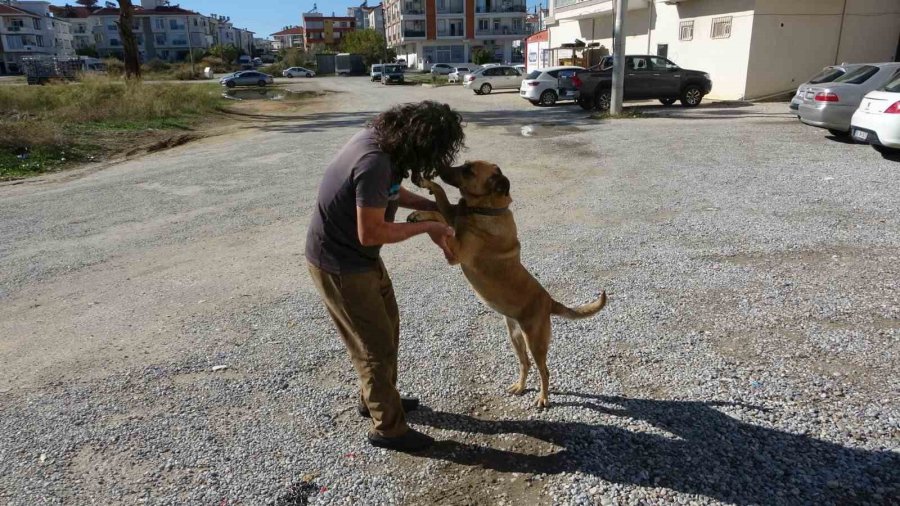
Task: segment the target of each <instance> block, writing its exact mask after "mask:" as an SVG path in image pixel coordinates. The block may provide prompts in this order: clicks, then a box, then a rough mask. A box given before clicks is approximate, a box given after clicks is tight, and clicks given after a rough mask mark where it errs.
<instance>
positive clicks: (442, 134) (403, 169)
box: [306, 101, 465, 451]
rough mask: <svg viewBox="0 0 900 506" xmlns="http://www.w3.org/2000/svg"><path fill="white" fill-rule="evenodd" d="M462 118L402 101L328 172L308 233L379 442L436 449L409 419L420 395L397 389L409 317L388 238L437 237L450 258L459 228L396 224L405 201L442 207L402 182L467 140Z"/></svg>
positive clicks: (430, 172)
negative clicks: (389, 259) (388, 258)
mask: <svg viewBox="0 0 900 506" xmlns="http://www.w3.org/2000/svg"><path fill="white" fill-rule="evenodd" d="M464 139H465V134H464V133H463V129H462V118H461V117H460V115H459V114H457V113H456V112H454V111H453V110H452V109H450V107H449V106H447V105H445V104H438V103H436V102H430V101H428V102H422V103H420V104H405V105H400V106H396V107H394V108H392V109H390V110H388V111H386V112H384V113H382V114H380V115H378V117H376V118H375V119H374V120H373V121H372V122H371V124H370V125H369V126H368V128H366V129H364V130H363V131H361V132H359V133H357V134H356V135H355V136H353V138H351V139H350V141H349V142H347V144H346V145H345V146H344V147H343V148H342V149H341V151H340V152H338V154H337V156H335V158H334V160H332V161H331V163H330V164H329V165H328V167H327V168H326V169H325V175H324V177H323V179H322V183H321V186H320V187H319V197H318V201H317V204H316V210H315V213H314V214H313V217H312V220H311V222H310V225H309V230H308V232H307V236H306V258H307V260H308V265H309V272H310V274H311V275H312V279H313V281H314V282H315V285H316V288H317V289H318V290H319V294H320V295H321V296H322V299H323V300H324V301H325V306H326V307H327V308H328V312H329V313H330V314H331V318H332V319H333V320H334V323H335V325H336V326H337V329H338V332H339V333H340V334H341V338H342V339H343V341H344V344H345V345H346V346H347V351H348V352H349V354H350V360H351V361H352V362H353V367H354V368H355V369H356V373H357V375H358V376H359V383H360V400H359V406H358V411H359V413H360V414H361V415H362V416H368V417H371V419H372V429H371V431H370V432H369V442H370V443H371V444H372V445H374V446H378V447H382V448H390V449H394V450H400V451H418V450H422V449H425V448H427V447H428V446H430V445H431V443H433V442H434V440H433V439H431V438H430V437H428V436H426V435H425V434H422V433H420V432H418V431H415V430H413V429H410V428H409V427H408V426H407V425H406V416H405V412H406V411H411V410H413V409H416V408H417V407H418V404H419V401H418V399H401V398H400V394H399V393H398V392H397V352H398V349H399V344H400V342H399V340H400V320H399V312H398V309H397V301H396V299H395V298H394V289H393V286H392V284H391V279H390V277H388V273H387V271H386V270H385V268H384V264H383V263H382V262H381V258H380V256H379V251H380V249H381V246H382V245H383V244H393V243H398V242H401V241H405V240H407V239H409V238H410V237H413V236H416V235H419V234H428V235H429V236H430V237H431V240H432V241H434V243H435V244H436V245H438V246H439V247H440V248H441V249H442V250H443V251H444V255H445V256H446V258H447V259H448V260H452V253H451V252H450V250H449V249H448V247H447V238H448V237H452V236H453V229H452V228H450V227H448V226H446V225H443V224H440V223H435V222H426V223H394V217H395V215H396V213H397V208H398V207H404V208H407V209H415V210H425V211H427V210H436V209H437V206H436V205H435V203H434V202H433V201H431V200H429V199H426V198H423V197H420V196H418V195H416V194H414V193H412V192H410V191H408V190H406V189H405V188H403V187H402V186H401V184H400V183H401V182H402V181H403V180H404V179H405V178H407V177H409V176H410V175H411V176H412V177H413V178H420V177H425V178H429V179H430V178H432V177H434V175H435V174H436V172H437V170H438V169H440V168H442V167H446V166H449V165H450V164H451V163H452V162H453V160H454V158H456V154H457V153H458V152H459V149H460V148H461V147H462V146H463V142H464Z"/></svg>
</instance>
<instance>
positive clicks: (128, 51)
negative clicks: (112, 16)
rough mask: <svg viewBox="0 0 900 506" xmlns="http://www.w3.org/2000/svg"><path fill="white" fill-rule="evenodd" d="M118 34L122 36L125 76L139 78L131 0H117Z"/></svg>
mask: <svg viewBox="0 0 900 506" xmlns="http://www.w3.org/2000/svg"><path fill="white" fill-rule="evenodd" d="M116 24H117V25H118V27H119V36H121V37H122V52H123V53H124V57H125V78H126V79H140V78H141V58H140V54H139V53H138V43H137V37H135V35H134V5H132V4H131V0H119V21H118V22H117V23H116Z"/></svg>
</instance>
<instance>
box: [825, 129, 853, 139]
mask: <svg viewBox="0 0 900 506" xmlns="http://www.w3.org/2000/svg"><path fill="white" fill-rule="evenodd" d="M828 133H830V134H831V135H833V136H835V137H847V136H848V135H850V132H849V131H848V132H844V131H843V130H835V129H833V128H829V129H828Z"/></svg>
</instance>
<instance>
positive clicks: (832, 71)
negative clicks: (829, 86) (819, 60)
mask: <svg viewBox="0 0 900 506" xmlns="http://www.w3.org/2000/svg"><path fill="white" fill-rule="evenodd" d="M845 73H846V71H845V70H844V69H841V68H838V67H825V68H824V69H822V71H821V72H819V73H818V74H816V75H814V76H813V77H812V78H811V79H810V80H809V84H820V83H830V82H831V81H834V80H835V79H837V78H838V77H841V76H842V75H844V74H845Z"/></svg>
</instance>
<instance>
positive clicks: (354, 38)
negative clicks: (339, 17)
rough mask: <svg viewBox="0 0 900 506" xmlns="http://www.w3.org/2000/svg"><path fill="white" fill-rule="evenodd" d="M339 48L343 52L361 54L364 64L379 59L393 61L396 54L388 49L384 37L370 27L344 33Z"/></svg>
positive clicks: (376, 61) (375, 61) (367, 64)
mask: <svg viewBox="0 0 900 506" xmlns="http://www.w3.org/2000/svg"><path fill="white" fill-rule="evenodd" d="M345 33H346V32H345ZM341 49H342V50H343V51H344V52H345V53H353V54H358V55H362V57H363V61H364V62H365V64H366V66H369V65H371V64H373V63H378V62H380V61H393V59H394V56H396V53H395V52H394V51H393V50H388V48H387V44H386V43H385V41H384V37H382V36H381V34H380V33H378V32H377V31H375V30H373V29H371V28H367V29H365V30H356V31H353V32H350V33H346V35H345V36H344V37H343V39H342V42H341Z"/></svg>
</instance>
